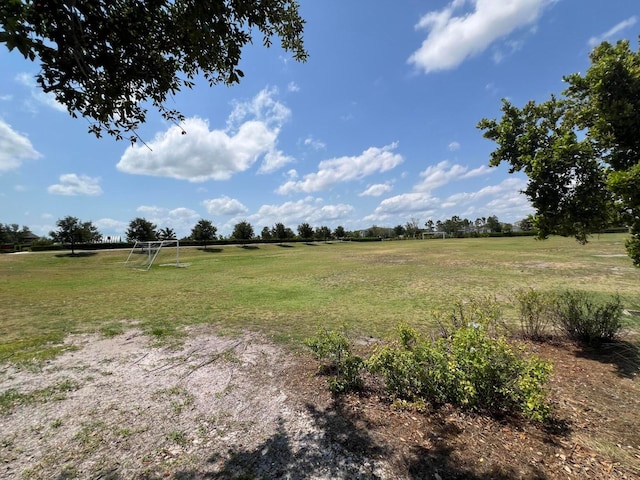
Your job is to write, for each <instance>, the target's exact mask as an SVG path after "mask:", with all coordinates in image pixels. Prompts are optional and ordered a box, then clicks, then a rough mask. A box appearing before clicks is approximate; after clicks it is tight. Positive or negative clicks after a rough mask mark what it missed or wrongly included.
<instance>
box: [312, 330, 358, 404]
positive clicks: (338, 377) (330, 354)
mask: <svg viewBox="0 0 640 480" xmlns="http://www.w3.org/2000/svg"><path fill="white" fill-rule="evenodd" d="M304 344H305V345H306V346H307V347H309V349H311V351H312V352H313V354H314V355H315V357H316V358H318V359H319V360H324V361H325V362H326V363H325V365H324V370H325V371H326V372H327V373H328V374H329V388H330V389H331V391H333V392H336V393H344V392H348V391H352V390H359V389H360V388H362V378H361V377H360V372H361V370H362V368H363V366H364V361H363V360H362V358H361V357H359V356H357V355H353V353H352V352H351V344H350V342H349V339H348V338H347V337H346V336H345V335H344V334H343V333H341V332H336V331H333V330H322V329H321V330H319V331H318V333H317V334H316V336H315V337H312V338H308V339H306V340H305V341H304Z"/></svg>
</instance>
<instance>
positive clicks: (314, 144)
mask: <svg viewBox="0 0 640 480" xmlns="http://www.w3.org/2000/svg"><path fill="white" fill-rule="evenodd" d="M303 143H304V145H305V146H306V147H311V148H313V149H314V150H324V148H325V147H326V145H325V144H324V143H323V142H321V141H320V140H316V139H315V138H313V137H307V138H305V139H304V142H303Z"/></svg>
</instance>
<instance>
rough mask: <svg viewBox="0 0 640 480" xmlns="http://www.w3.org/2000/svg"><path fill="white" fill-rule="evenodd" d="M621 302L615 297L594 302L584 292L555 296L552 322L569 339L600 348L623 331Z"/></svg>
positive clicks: (569, 292) (568, 292)
mask: <svg viewBox="0 0 640 480" xmlns="http://www.w3.org/2000/svg"><path fill="white" fill-rule="evenodd" d="M621 316H622V302H621V300H620V296H619V295H616V296H614V297H613V298H612V299H610V300H605V301H600V302H598V301H596V300H595V299H593V298H591V296H590V294H588V293H587V292H583V291H579V290H568V291H565V292H563V293H561V294H559V295H558V296H557V299H556V304H555V308H554V323H555V325H556V327H557V328H558V329H560V330H561V331H562V332H564V334H565V335H567V336H568V337H569V338H571V339H572V340H576V341H578V342H581V343H584V344H587V345H594V346H599V345H600V344H602V343H603V342H608V341H611V340H613V339H614V338H615V337H616V335H617V334H618V333H619V331H620V329H621V328H622V323H621V321H620V319H621Z"/></svg>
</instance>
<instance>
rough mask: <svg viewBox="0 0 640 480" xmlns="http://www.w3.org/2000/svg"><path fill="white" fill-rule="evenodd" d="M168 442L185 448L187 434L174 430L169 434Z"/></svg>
mask: <svg viewBox="0 0 640 480" xmlns="http://www.w3.org/2000/svg"><path fill="white" fill-rule="evenodd" d="M167 440H171V441H172V442H173V443H175V444H176V445H180V446H181V447H183V446H185V445H186V444H187V434H186V433H184V432H183V431H181V430H172V431H170V432H169V433H167Z"/></svg>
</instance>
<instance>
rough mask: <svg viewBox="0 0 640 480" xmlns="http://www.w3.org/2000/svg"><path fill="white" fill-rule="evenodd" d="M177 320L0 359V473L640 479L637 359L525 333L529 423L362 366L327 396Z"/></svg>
mask: <svg viewBox="0 0 640 480" xmlns="http://www.w3.org/2000/svg"><path fill="white" fill-rule="evenodd" d="M186 333H187V335H186V337H185V338H186V340H185V341H184V343H182V344H180V346H178V347H176V346H174V347H170V346H166V345H164V346H160V345H155V344H153V341H152V339H150V338H149V337H147V336H145V335H143V334H142V333H141V332H139V331H137V330H135V329H133V330H128V331H127V332H126V333H125V334H122V335H118V336H116V337H113V338H105V337H103V336H100V335H72V336H70V337H68V339H67V343H68V346H69V347H72V348H74V350H73V351H67V352H66V353H64V354H62V355H60V356H58V357H56V358H55V359H54V360H51V361H49V362H48V363H46V364H45V365H43V366H41V367H39V368H37V369H35V368H31V369H26V368H24V366H23V367H22V368H20V369H18V368H17V367H15V366H12V365H10V364H0V479H23V480H34V479H42V480H44V479H47V480H50V479H55V480H69V479H76V478H77V479H102V480H124V479H136V480H138V479H140V480H142V479H144V480H156V479H157V480H159V479H170V480H200V479H220V480H230V479H238V480H239V479H245V480H246V479H381V480H386V479H416V480H417V479H436V480H445V479H472V480H473V479H476V480H488V479H502V480H507V479H515V478H517V479H549V480H559V479H571V478H576V479H578V478H589V479H607V480H610V479H619V480H630V479H635V478H640V413H638V412H640V377H639V375H638V372H639V370H638V365H640V358H638V356H635V357H628V356H625V355H621V354H620V351H619V350H608V351H606V352H604V353H603V352H600V353H596V352H592V351H589V350H584V349H580V348H578V347H577V346H576V345H573V344H570V343H566V342H559V343H556V342H551V343H547V344H530V345H527V349H528V350H530V351H532V352H534V353H535V354H537V355H539V356H541V357H543V358H546V359H548V360H550V361H552V362H553V364H554V365H555V370H554V372H555V373H554V376H553V379H552V381H551V384H550V395H551V400H552V403H553V405H554V412H555V413H554V418H555V419H554V421H553V422H552V423H551V424H549V425H539V424H535V423H531V422H526V421H523V420H522V419H517V418H492V417H488V416H484V415H480V414H474V413H469V412H464V411H460V410H458V409H455V408H453V407H451V406H449V405H445V406H441V407H439V408H429V409H428V410H427V411H421V412H416V411H410V410H402V409H397V408H393V407H392V406H391V402H390V399H389V398H388V397H387V396H386V395H385V394H384V391H383V390H382V388H381V386H380V385H379V382H376V380H375V379H372V378H368V379H367V382H366V383H367V385H366V388H365V389H364V391H363V392H361V393H359V394H349V395H342V396H337V397H332V396H331V395H330V394H329V392H328V388H327V385H326V378H323V377H322V376H321V375H318V364H317V363H316V362H315V361H314V360H313V359H312V358H311V357H310V356H309V355H296V354H295V353H293V352H291V351H285V350H283V349H281V348H280V347H278V346H276V345H274V344H272V343H271V342H269V341H267V340H266V339H264V338H262V337H260V336H258V335H256V334H250V333H247V334H245V335H243V336H241V337H236V338H231V337H220V336H217V335H216V334H215V332H212V331H210V330H205V329H202V328H201V329H191V330H189V331H187V332H186ZM624 345H625V344H624V342H623V344H622V346H624ZM362 348H365V349H366V348H367V347H366V346H362ZM624 351H625V350H623V352H624ZM627 351H628V350H627ZM634 351H635V350H634ZM363 353H365V352H363Z"/></svg>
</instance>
